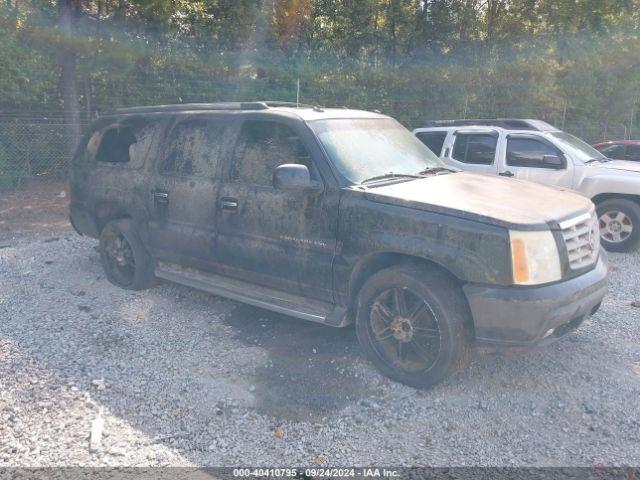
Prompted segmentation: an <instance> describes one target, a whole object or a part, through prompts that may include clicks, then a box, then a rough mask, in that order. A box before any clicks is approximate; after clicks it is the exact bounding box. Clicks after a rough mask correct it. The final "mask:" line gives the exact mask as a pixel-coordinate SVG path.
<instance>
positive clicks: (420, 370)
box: [356, 266, 471, 388]
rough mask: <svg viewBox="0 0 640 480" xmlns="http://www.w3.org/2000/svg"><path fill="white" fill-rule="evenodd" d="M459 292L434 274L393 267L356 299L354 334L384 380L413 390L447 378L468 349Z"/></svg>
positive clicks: (446, 279) (464, 305) (465, 314)
mask: <svg viewBox="0 0 640 480" xmlns="http://www.w3.org/2000/svg"><path fill="white" fill-rule="evenodd" d="M470 324H471V314H470V312H469V307H468V305H467V301H466V299H465V297H464V295H463V293H462V291H461V289H460V286H459V285H458V284H457V283H456V282H455V281H454V280H452V279H451V278H450V277H448V276H447V275H446V274H444V273H442V272H439V271H430V270H428V269H426V268H416V267H405V266H397V267H391V268H387V269H385V270H381V271H379V272H377V273H375V274H374V275H373V276H372V277H371V278H370V279H369V280H368V281H367V282H366V283H365V285H364V286H363V287H362V290H361V291H360V294H359V298H358V312H357V318H356V333H357V335H358V340H359V342H360V344H361V346H362V348H363V349H364V351H365V353H366V354H367V356H368V357H369V358H370V359H371V361H372V362H373V363H374V364H375V365H376V367H378V369H379V370H380V371H382V373H384V374H385V375H387V376H388V377H390V378H392V379H394V380H397V381H399V382H402V383H404V384H407V385H410V386H412V387H416V388H426V387H430V386H432V385H434V384H436V383H438V382H439V381H441V380H442V379H444V378H445V377H447V376H448V375H450V374H451V373H452V372H453V371H455V369H456V368H457V367H458V365H459V364H460V363H461V360H462V359H463V358H464V356H465V354H466V351H467V349H468V345H469V339H468V335H467V331H466V329H465V327H466V325H470Z"/></svg>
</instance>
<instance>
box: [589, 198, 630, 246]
mask: <svg viewBox="0 0 640 480" xmlns="http://www.w3.org/2000/svg"><path fill="white" fill-rule="evenodd" d="M596 210H597V212H598V220H599V223H600V240H601V242H602V246H603V247H604V248H605V249H606V250H608V251H611V252H629V251H631V250H634V249H636V248H637V247H638V245H639V244H640V205H638V204H637V203H635V202H633V201H631V200H627V199H624V198H612V199H610V200H605V201H604V202H601V203H599V204H598V205H597V206H596Z"/></svg>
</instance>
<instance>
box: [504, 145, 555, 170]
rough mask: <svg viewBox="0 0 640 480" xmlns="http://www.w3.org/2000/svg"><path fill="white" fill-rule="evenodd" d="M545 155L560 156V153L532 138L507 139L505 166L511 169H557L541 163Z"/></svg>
mask: <svg viewBox="0 0 640 480" xmlns="http://www.w3.org/2000/svg"><path fill="white" fill-rule="evenodd" d="M545 155H555V156H562V153H561V152H560V151H558V150H556V149H555V148H553V147H552V146H551V145H548V144H546V143H543V142H541V141H539V140H536V139H534V138H509V139H508V140H507V165H510V166H512V167H530V168H555V169H558V168H559V167H558V166H555V167H554V166H550V165H547V164H545V163H544V162H543V158H544V156H545ZM560 168H562V167H560Z"/></svg>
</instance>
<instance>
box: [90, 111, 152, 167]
mask: <svg viewBox="0 0 640 480" xmlns="http://www.w3.org/2000/svg"><path fill="white" fill-rule="evenodd" d="M157 126H158V123H157V121H148V120H144V119H138V120H129V121H125V122H122V123H114V124H111V125H107V126H106V127H104V128H102V129H101V130H99V131H97V132H95V133H94V134H93V135H92V136H91V138H90V139H89V142H88V144H87V153H88V154H89V156H92V157H93V158H95V160H96V162H100V163H106V164H121V165H126V166H127V167H130V168H137V167H140V166H142V164H143V163H144V158H145V156H146V154H147V151H148V150H149V147H150V146H151V142H152V140H153V136H154V134H155V133H156V131H157Z"/></svg>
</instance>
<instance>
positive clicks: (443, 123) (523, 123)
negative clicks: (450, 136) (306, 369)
mask: <svg viewBox="0 0 640 480" xmlns="http://www.w3.org/2000/svg"><path fill="white" fill-rule="evenodd" d="M474 126H482V127H500V128H505V129H509V130H537V131H552V130H558V129H557V128H556V127H554V126H553V125H550V124H548V123H547V122H543V121H542V120H535V119H529V118H493V119H489V118H481V119H465V120H428V121H427V122H426V125H425V127H474Z"/></svg>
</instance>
